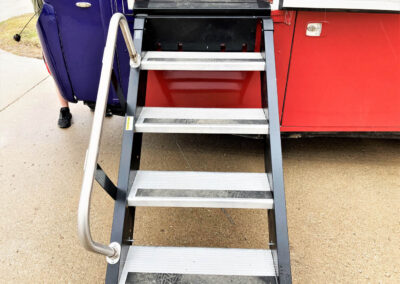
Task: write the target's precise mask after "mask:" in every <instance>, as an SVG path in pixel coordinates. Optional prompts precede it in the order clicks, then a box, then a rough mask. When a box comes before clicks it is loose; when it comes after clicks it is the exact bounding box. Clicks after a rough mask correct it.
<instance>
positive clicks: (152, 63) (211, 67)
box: [140, 51, 265, 71]
mask: <svg viewBox="0 0 400 284" xmlns="http://www.w3.org/2000/svg"><path fill="white" fill-rule="evenodd" d="M140 66H141V67H140V68H141V69H142V70H185V71H264V70H265V58H264V55H263V54H262V53H260V52H179V51H146V52H143V53H142V62H141V65H140Z"/></svg>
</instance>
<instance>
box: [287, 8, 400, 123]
mask: <svg viewBox="0 0 400 284" xmlns="http://www.w3.org/2000/svg"><path fill="white" fill-rule="evenodd" d="M309 23H323V25H322V34H321V36H320V37H309V36H306V28H307V24H309ZM399 57H400V14H389V13H386V14H383V13H349V12H307V11H303V12H298V16H297V21H296V27H295V35H294V42H293V49H292V58H291V62H290V70H289V78H288V85H287V90H286V97H285V103H284V113H283V120H282V126H283V128H282V130H284V131H400V58H399Z"/></svg>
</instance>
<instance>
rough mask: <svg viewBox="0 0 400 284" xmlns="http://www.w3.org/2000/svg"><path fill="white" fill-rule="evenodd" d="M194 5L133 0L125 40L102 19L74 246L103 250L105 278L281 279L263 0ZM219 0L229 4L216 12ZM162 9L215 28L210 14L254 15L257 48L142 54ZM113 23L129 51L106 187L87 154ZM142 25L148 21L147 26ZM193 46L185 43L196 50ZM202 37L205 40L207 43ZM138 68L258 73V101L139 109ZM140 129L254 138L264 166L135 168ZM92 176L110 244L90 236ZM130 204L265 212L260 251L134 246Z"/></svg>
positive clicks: (284, 268) (280, 215)
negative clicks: (109, 222) (109, 204)
mask: <svg viewBox="0 0 400 284" xmlns="http://www.w3.org/2000/svg"><path fill="white" fill-rule="evenodd" d="M144 2H147V4H148V5H144V4H145V3H144ZM204 2H206V4H207V3H208V4H209V3H210V2H207V1H203V2H202V1H199V2H196V3H197V4H196V3H195V4H193V5H192V6H190V7H189V6H187V5H184V4H182V3H184V2H181V1H164V2H163V1H159V2H157V1H144V0H141V1H136V2H135V7H136V8H134V11H136V12H135V14H136V15H135V23H134V37H133V38H132V37H131V35H130V32H129V28H128V25H127V22H126V19H125V17H124V16H123V15H122V14H115V15H114V16H113V17H112V20H111V22H110V27H109V34H108V38H107V45H106V48H105V51H104V57H103V69H102V73H101V79H100V86H99V92H98V97H97V106H96V110H95V115H94V122H93V129H92V134H91V139H90V144H89V148H88V152H87V156H86V161H85V175H84V180H83V184H82V193H81V199H80V204H79V212H78V215H79V216H78V231H79V236H80V239H81V242H82V244H83V245H84V247H85V248H87V249H88V250H91V251H94V252H97V253H100V254H103V255H105V256H107V261H108V263H109V264H108V268H107V275H106V282H107V283H117V282H118V283H291V270H290V257H289V245H288V234H287V221H286V205H285V193H284V184H283V171H282V154H281V141H280V125H279V112H278V98H277V89H276V75H275V55H274V41H273V23H272V20H271V19H270V18H269V17H268V15H269V4H268V3H267V2H263V1H254V0H251V1H250V0H248V1H247V2H246V3H245V4H246V5H244V6H243V7H245V8H243V9H237V7H242V6H237V3H236V5H235V4H232V3H231V2H229V4H227V3H228V2H226V3H224V2H221V3H222V4H221V3H220V4H219V6H218V5H217V4H213V5H214V6H213V8H214V9H212V8H209V6H207V5H205V4H204ZM199 3H200V4H199ZM260 3H261V4H260ZM239 4H241V5H243V3H239ZM196 5H197V6H196ZM224 5H229V7H228V8H227V9H222V8H224V7H225V6H224ZM188 7H189V8H188ZM205 7H206V8H205ZM207 7H208V8H207ZM171 15H175V16H174V17H173V18H172V19H173V20H174V21H176V19H178V20H179V17H183V18H182V20H184V21H189V22H190V21H191V20H193V21H196V20H197V19H199V20H200V21H204V19H206V20H207V19H209V20H210V21H216V25H217V26H218V25H219V24H218V23H217V22H218V20H219V19H221V20H222V21H226V20H227V19H228V20H232V19H233V20H234V21H239V22H240V21H244V25H247V24H254V23H257V22H260V23H262V36H263V41H262V43H263V44H262V45H263V50H262V52H254V51H253V52H238V51H228V52H212V51H211V52H210V51H207V52H200V51H197V50H196V51H190V52H174V51H154V50H146V51H143V50H142V48H143V46H147V47H149V46H150V47H151V46H152V43H153V40H154V39H153V38H152V37H153V36H154V33H155V32H154V27H157V19H158V20H161V21H165V20H168V19H171ZM182 15H183V16H182ZM188 15H190V16H188ZM118 25H120V27H121V29H122V32H123V35H124V38H125V42H126V43H127V47H128V51H129V54H130V57H131V71H130V80H129V88H128V95H127V100H126V102H125V103H124V102H121V104H124V105H123V107H126V119H125V125H124V132H123V142H122V149H121V159H120V169H119V176H118V184H117V186H115V185H113V184H112V182H111V180H110V179H109V178H108V177H107V175H106V174H105V173H104V172H103V171H102V169H101V167H100V166H99V165H98V164H97V155H98V148H99V141H100V137H101V130H102V124H103V117H104V113H105V109H106V103H107V97H108V90H109V85H110V77H111V72H112V61H113V57H114V46H115V41H116V36H117V31H118ZM147 25H150V26H149V28H148V29H147V28H146V27H147ZM226 28H227V29H229V27H226ZM147 32H148V33H149V34H151V36H152V37H151V38H149V37H148V35H146V33H147ZM210 32H212V31H210ZM238 37H239V38H240V34H239V35H238ZM132 39H133V42H132ZM167 41H168V39H167ZM167 44H168V42H167ZM202 44H204V43H203V42H201V43H199V46H197V47H194V48H193V49H202ZM207 44H208V46H212V45H213V43H212V42H211V43H207ZM146 70H184V71H199V70H200V71H221V72H223V71H260V74H261V78H262V86H263V88H262V93H261V99H262V102H263V108H260V109H226V108H159V107H145V106H144V102H145V95H146V91H145V86H146ZM142 133H197V134H217V133H218V134H258V135H263V136H264V137H265V144H266V148H265V165H266V172H265V173H221V172H218V173H216V172H189V171H181V172H174V171H141V170H139V165H140V151H141V144H142ZM94 179H96V180H97V181H98V182H99V183H100V185H102V187H103V188H104V189H105V190H106V191H107V192H108V193H109V195H110V196H111V197H112V198H114V199H115V208H114V218H113V227H112V234H111V244H110V245H102V244H99V243H96V242H94V241H93V240H92V237H91V235H90V227H89V209H90V195H91V191H92V186H93V181H94ZM138 206H162V207H206V208H254V209H265V210H268V218H269V235H270V240H269V241H268V244H269V249H240V248H237V249H229V248H191V247H143V246H135V245H132V243H131V241H130V240H132V237H133V236H132V235H133V226H134V219H135V208H136V207H138ZM266 243H267V240H266Z"/></svg>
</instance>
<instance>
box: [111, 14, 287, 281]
mask: <svg viewBox="0 0 400 284" xmlns="http://www.w3.org/2000/svg"><path fill="white" fill-rule="evenodd" d="M145 21H146V15H136V18H135V24H134V36H133V37H134V45H135V47H136V50H137V52H138V53H139V54H140V53H141V51H142V44H143V36H144V35H143V34H144V26H145ZM262 22H263V37H264V41H263V43H264V48H265V60H266V70H265V72H261V76H262V77H261V79H262V94H261V97H262V103H263V108H264V109H265V113H266V116H267V117H268V119H269V127H270V130H269V131H270V132H269V135H266V138H265V142H266V147H265V167H266V173H267V174H268V179H269V182H270V187H271V189H272V190H273V199H274V208H273V209H271V210H269V211H268V218H269V232H270V240H269V246H270V249H271V250H272V251H273V253H274V265H275V268H276V270H277V271H276V272H277V275H278V276H277V279H276V282H277V283H291V268H290V254H289V243H288V230H287V219H286V204H285V192H284V182H283V168H282V150H281V137H280V122H279V109H278V96H277V86H276V71H275V54H274V37H273V22H272V19H270V18H262ZM146 77H147V73H146V71H141V70H140V68H136V69H135V68H131V70H130V75H129V87H128V96H127V104H126V115H125V121H126V122H127V121H128V120H130V119H134V118H136V110H137V107H140V106H144V101H145V87H146V79H147V78H146ZM141 146H142V134H141V133H135V132H134V129H130V128H128V127H125V128H124V131H123V138H122V148H121V158H120V166H119V173H118V186H117V194H116V201H115V206H114V216H113V225H112V232H111V242H118V243H120V244H121V246H122V252H121V258H120V261H119V262H118V263H116V264H108V266H107V274H106V283H118V280H119V276H120V274H121V271H122V269H123V267H124V263H125V259H126V256H127V252H128V248H129V246H130V245H132V243H131V240H132V238H133V227H134V218H135V207H128V204H127V196H128V193H129V192H128V191H129V189H130V188H131V184H132V182H133V180H134V178H135V175H136V172H137V171H138V170H139V164H140V155H141Z"/></svg>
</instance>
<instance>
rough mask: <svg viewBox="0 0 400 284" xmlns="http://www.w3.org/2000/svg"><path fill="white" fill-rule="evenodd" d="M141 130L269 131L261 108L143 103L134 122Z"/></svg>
mask: <svg viewBox="0 0 400 284" xmlns="http://www.w3.org/2000/svg"><path fill="white" fill-rule="evenodd" d="M135 131H136V132H143V133H202V134H207V133H209V134H268V120H267V119H266V115H265V113H264V110H263V109H261V108H178V107H176V108H175V107H172V108H168V107H144V108H142V110H141V111H140V114H139V117H138V119H137V121H136V124H135Z"/></svg>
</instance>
